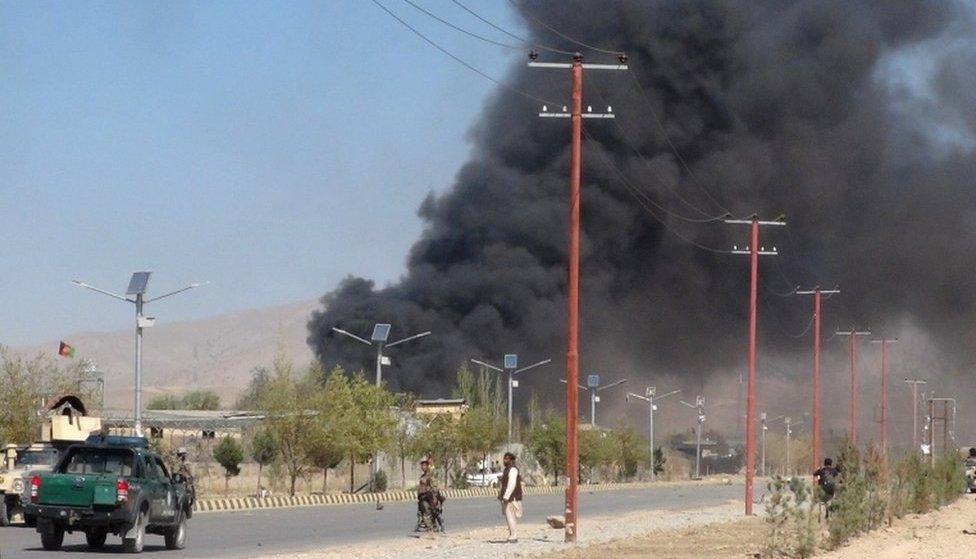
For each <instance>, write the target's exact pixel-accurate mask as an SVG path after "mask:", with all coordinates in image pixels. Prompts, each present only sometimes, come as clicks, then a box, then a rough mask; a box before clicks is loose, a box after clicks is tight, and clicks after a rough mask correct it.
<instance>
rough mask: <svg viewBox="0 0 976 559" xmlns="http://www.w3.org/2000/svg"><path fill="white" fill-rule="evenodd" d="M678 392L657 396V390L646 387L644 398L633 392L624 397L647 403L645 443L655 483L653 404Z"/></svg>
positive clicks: (654, 406) (654, 405)
mask: <svg viewBox="0 0 976 559" xmlns="http://www.w3.org/2000/svg"><path fill="white" fill-rule="evenodd" d="M679 392H681V390H672V391H671V392H668V393H667V394H662V395H660V396H657V388H656V387H654V386H648V387H647V389H646V390H645V391H644V396H641V395H640V394H634V393H633V392H628V393H627V396H625V398H626V400H627V401H628V402H629V401H630V399H631V398H636V399H638V400H643V401H645V402H647V428H648V436H647V441H648V447H650V451H651V455H650V456H651V481H657V473H656V472H655V471H654V466H655V464H654V411H655V410H656V409H657V404H655V403H654V402H656V401H658V400H663V399H664V398H667V397H668V396H673V395H675V394H678V393H679Z"/></svg>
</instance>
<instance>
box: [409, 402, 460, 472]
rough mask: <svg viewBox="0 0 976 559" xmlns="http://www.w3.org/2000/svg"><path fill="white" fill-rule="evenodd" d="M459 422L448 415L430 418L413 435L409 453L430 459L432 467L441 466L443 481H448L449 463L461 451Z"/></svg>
mask: <svg viewBox="0 0 976 559" xmlns="http://www.w3.org/2000/svg"><path fill="white" fill-rule="evenodd" d="M459 426H460V422H458V421H454V420H453V419H452V418H451V416H450V415H439V416H436V417H434V418H433V419H431V420H430V421H429V422H428V423H427V424H426V425H424V426H423V428H422V429H420V431H419V432H418V433H417V434H416V435H415V436H414V438H413V442H412V448H413V450H412V451H411V454H412V455H413V456H420V457H425V458H428V459H430V461H431V462H433V466H434V468H437V467H442V468H443V470H444V480H445V483H446V482H447V481H449V474H450V471H451V464H452V463H453V462H454V461H455V460H456V459H457V456H458V454H459V453H460V452H461V442H460V440H461V435H460V428H459Z"/></svg>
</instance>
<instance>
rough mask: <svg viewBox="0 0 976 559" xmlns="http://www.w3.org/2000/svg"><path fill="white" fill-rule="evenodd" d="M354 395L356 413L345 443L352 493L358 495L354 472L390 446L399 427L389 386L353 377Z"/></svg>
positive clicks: (350, 385) (361, 376) (354, 410)
mask: <svg viewBox="0 0 976 559" xmlns="http://www.w3.org/2000/svg"><path fill="white" fill-rule="evenodd" d="M349 388H350V392H351V393H352V402H353V406H352V410H353V413H352V414H351V415H349V416H347V417H349V418H352V419H353V421H351V422H349V425H348V427H349V431H348V433H349V435H348V438H347V439H346V441H345V443H346V444H347V446H346V451H347V454H348V456H349V462H350V464H349V490H350V492H353V491H355V480H354V475H353V468H354V467H355V464H356V463H357V462H359V463H362V462H364V461H366V460H368V459H370V458H371V457H373V456H376V454H377V453H378V452H379V451H380V450H382V449H383V448H387V447H388V446H389V442H390V439H391V438H392V436H393V430H394V428H395V427H396V417H395V415H394V413H393V404H394V399H393V394H391V393H390V392H389V391H388V390H387V389H386V387H385V386H376V385H374V384H372V383H371V382H369V381H367V380H366V378H365V377H364V376H363V373H362V372H359V373H356V374H354V375H353V376H352V378H351V379H350V382H349Z"/></svg>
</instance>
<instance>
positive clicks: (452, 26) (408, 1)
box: [403, 0, 522, 50]
mask: <svg viewBox="0 0 976 559" xmlns="http://www.w3.org/2000/svg"><path fill="white" fill-rule="evenodd" d="M403 1H404V2H405V3H407V4H409V5H411V6H413V7H414V9H416V10H417V11H419V12H421V13H423V14H426V15H427V16H428V17H430V18H432V19H435V20H437V21H439V22H441V23H443V24H444V25H446V26H448V27H450V28H451V29H453V30H455V31H459V32H461V33H464V34H465V35H468V36H470V37H474V38H475V39H478V40H479V41H484V42H486V43H491V44H493V45H497V46H499V47H504V48H507V49H511V50H522V47H517V46H515V45H510V44H508V43H500V42H498V41H496V40H494V39H489V38H488V37H484V36H482V35H479V34H477V33H475V32H473V31H468V30H467V29H464V28H463V27H458V26H457V25H454V24H453V23H451V22H449V21H447V20H446V19H444V18H442V17H440V16H438V15H437V14H435V13H433V12H430V11H428V10H427V9H425V8H424V7H423V6H420V5H418V4H416V3H415V2H413V1H411V0H403Z"/></svg>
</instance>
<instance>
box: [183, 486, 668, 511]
mask: <svg viewBox="0 0 976 559" xmlns="http://www.w3.org/2000/svg"><path fill="white" fill-rule="evenodd" d="M654 485H664V484H662V483H657V484H652V483H649V482H640V483H601V484H593V485H580V486H579V491H580V493H586V492H589V491H609V490H614V489H645V488H648V487H653V486H654ZM565 491H566V487H565V486H562V485H560V486H558V487H553V486H536V487H523V489H522V492H523V493H524V494H526V495H555V494H561V493H563V492H565ZM444 494H445V495H446V496H447V498H448V499H449V500H450V499H472V498H478V497H495V496H496V495H498V489H497V488H494V487H475V488H472V489H446V490H444ZM416 499H417V494H416V492H414V491H386V492H383V493H356V494H349V493H336V494H329V495H296V496H294V497H290V496H281V495H275V496H271V497H264V498H256V497H227V498H219V497H217V498H202V499H197V502H196V503H195V504H194V505H193V511H194V512H224V511H236V510H257V509H279V508H295V507H317V506H327V505H346V504H354V503H376V502H381V503H405V502H412V501H415V500H416Z"/></svg>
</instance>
